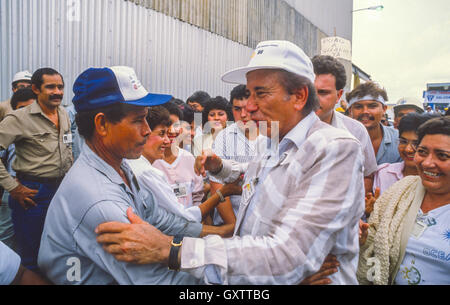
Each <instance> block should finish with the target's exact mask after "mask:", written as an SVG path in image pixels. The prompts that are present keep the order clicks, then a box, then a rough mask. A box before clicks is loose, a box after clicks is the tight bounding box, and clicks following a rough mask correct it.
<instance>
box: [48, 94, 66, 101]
mask: <svg viewBox="0 0 450 305" xmlns="http://www.w3.org/2000/svg"><path fill="white" fill-rule="evenodd" d="M50 99H51V100H62V99H63V95H62V94H54V95H50Z"/></svg>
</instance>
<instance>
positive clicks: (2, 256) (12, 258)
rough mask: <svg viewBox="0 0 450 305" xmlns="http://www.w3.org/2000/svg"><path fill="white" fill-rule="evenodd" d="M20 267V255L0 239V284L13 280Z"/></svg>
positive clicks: (9, 282) (7, 283) (6, 283)
mask: <svg viewBox="0 0 450 305" xmlns="http://www.w3.org/2000/svg"><path fill="white" fill-rule="evenodd" d="M19 267H20V257H19V255H17V254H16V253H15V252H14V251H13V250H11V249H10V248H8V246H6V245H5V244H4V243H2V242H1V241H0V285H9V284H11V283H12V281H14V279H15V277H16V275H17V272H18V271H19Z"/></svg>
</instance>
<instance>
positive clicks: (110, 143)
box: [38, 67, 205, 285]
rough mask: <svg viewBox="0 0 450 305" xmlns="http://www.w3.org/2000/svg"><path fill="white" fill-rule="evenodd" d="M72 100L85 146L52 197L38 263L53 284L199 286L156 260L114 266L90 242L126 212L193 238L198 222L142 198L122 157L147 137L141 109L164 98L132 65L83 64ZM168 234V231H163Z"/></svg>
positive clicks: (132, 154) (133, 155)
mask: <svg viewBox="0 0 450 305" xmlns="http://www.w3.org/2000/svg"><path fill="white" fill-rule="evenodd" d="M74 93H75V96H74V98H73V104H74V106H75V109H76V111H77V116H76V121H77V125H78V128H79V133H80V135H81V136H83V137H84V139H85V141H86V145H83V148H82V152H81V154H80V156H79V158H78V159H77V161H76V162H75V164H74V166H73V167H72V169H71V170H70V171H69V173H68V174H67V175H66V177H65V179H64V180H63V182H62V184H61V186H60V188H59V190H58V192H57V193H56V195H55V197H54V198H53V200H52V203H51V206H50V208H49V210H48V217H47V219H46V222H45V226H44V232H43V235H42V240H41V248H40V251H39V259H38V263H39V266H40V268H41V270H42V271H43V272H44V273H45V274H46V276H47V277H48V278H49V279H50V280H51V281H52V282H54V283H56V284H96V285H98V284H199V283H201V282H202V281H200V280H197V279H195V278H194V277H192V276H190V275H188V274H187V273H184V272H174V271H169V270H168V269H167V267H165V266H163V265H162V264H152V265H147V266H145V267H142V266H137V265H130V264H127V263H122V262H120V263H118V262H117V261H116V260H115V258H114V257H113V256H112V255H110V254H109V253H107V252H105V251H104V250H103V249H102V246H101V245H100V244H98V243H97V241H96V234H95V228H96V226H97V225H99V224H100V223H102V222H105V221H111V220H115V221H121V222H127V221H128V218H127V214H126V213H127V209H128V208H132V210H133V211H134V212H135V213H137V214H138V215H139V216H140V217H142V218H143V219H145V220H146V221H148V222H150V223H152V224H154V225H155V226H156V227H158V228H159V229H160V230H162V231H165V232H172V234H184V235H186V236H200V234H204V233H205V232H204V231H202V229H203V226H202V225H201V224H200V223H197V222H188V221H187V220H186V219H184V218H181V217H178V216H175V215H173V214H171V213H169V212H167V211H166V210H164V209H162V208H159V207H158V205H157V204H156V203H155V202H154V200H153V199H152V198H149V199H147V200H145V201H144V200H143V196H142V192H141V191H140V188H139V185H138V183H137V180H136V177H135V176H134V175H133V173H132V171H131V168H130V167H129V165H128V164H127V163H126V162H123V159H125V158H126V159H137V158H139V157H140V156H141V154H142V152H143V149H144V144H145V143H146V140H147V138H148V136H149V135H150V132H151V130H150V127H149V125H148V123H147V121H146V117H147V113H148V106H156V105H160V104H163V103H166V102H167V101H169V100H170V99H171V98H172V97H171V96H169V95H158V94H149V93H148V92H147V91H146V90H145V89H144V87H143V86H142V85H141V83H140V81H139V80H138V79H137V77H136V74H135V72H134V70H133V69H132V68H129V67H111V68H102V69H88V70H86V71H85V72H83V73H82V74H81V75H80V76H79V77H78V79H77V80H76V82H75V84H74ZM168 234H169V233H168Z"/></svg>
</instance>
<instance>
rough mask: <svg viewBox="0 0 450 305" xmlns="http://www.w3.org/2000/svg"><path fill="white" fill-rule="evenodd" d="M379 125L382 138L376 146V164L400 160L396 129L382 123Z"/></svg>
mask: <svg viewBox="0 0 450 305" xmlns="http://www.w3.org/2000/svg"><path fill="white" fill-rule="evenodd" d="M380 126H381V127H382V128H383V140H381V144H380V148H378V152H377V164H378V165H380V164H383V163H397V162H401V161H402V158H401V157H400V154H399V152H398V142H399V135H398V130H397V129H395V128H392V127H387V126H384V125H382V124H380Z"/></svg>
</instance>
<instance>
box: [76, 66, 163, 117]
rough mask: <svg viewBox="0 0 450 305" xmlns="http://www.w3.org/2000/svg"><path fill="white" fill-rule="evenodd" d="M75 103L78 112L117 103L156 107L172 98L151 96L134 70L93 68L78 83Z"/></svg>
mask: <svg viewBox="0 0 450 305" xmlns="http://www.w3.org/2000/svg"><path fill="white" fill-rule="evenodd" d="M73 93H74V94H75V96H74V97H73V99H72V102H73V105H74V107H75V110H76V111H77V112H82V111H89V110H95V109H98V108H102V107H106V106H109V105H113V104H116V103H124V104H129V105H135V106H147V107H150V106H157V105H162V104H164V103H167V102H168V101H170V100H171V99H172V96H171V95H165V94H152V93H148V91H147V90H145V88H144V87H143V86H142V84H141V82H140V81H139V80H138V78H137V76H136V72H135V71H134V70H133V68H130V67H125V66H117V67H108V68H90V69H88V70H86V71H84V72H83V73H81V75H80V76H78V78H77V79H76V81H75V83H74V85H73Z"/></svg>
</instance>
